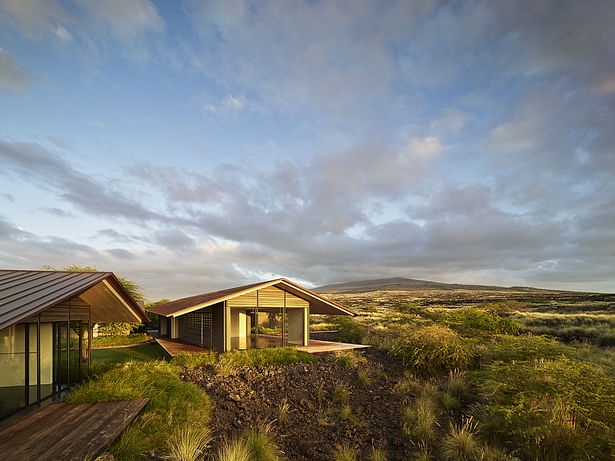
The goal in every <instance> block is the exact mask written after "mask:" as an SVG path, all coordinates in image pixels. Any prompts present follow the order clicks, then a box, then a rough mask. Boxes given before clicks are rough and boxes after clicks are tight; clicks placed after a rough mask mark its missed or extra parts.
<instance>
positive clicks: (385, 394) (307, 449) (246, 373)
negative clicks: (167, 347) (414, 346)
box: [182, 349, 411, 461]
mask: <svg viewBox="0 0 615 461" xmlns="http://www.w3.org/2000/svg"><path fill="white" fill-rule="evenodd" d="M357 355H360V356H362V357H364V358H365V361H362V362H359V363H358V364H357V366H356V367H345V366H344V365H342V364H340V363H338V362H337V360H336V357H335V355H333V354H329V355H322V356H321V357H320V360H319V361H318V362H315V363H308V364H303V363H298V364H290V365H275V366H264V367H240V368H236V369H235V370H234V371H233V373H231V374H228V375H216V374H215V373H214V370H213V368H212V367H211V366H208V367H202V368H196V369H191V368H185V369H183V370H182V375H183V376H184V378H183V379H184V380H186V381H190V382H193V383H195V384H197V385H198V386H200V387H201V388H202V389H203V390H204V391H206V392H207V394H208V395H209V396H210V398H211V402H212V411H211V423H210V426H211V429H212V433H213V435H214V441H213V443H212V448H211V450H210V451H209V452H208V453H207V454H206V456H207V457H208V458H206V459H213V454H214V453H215V451H216V449H217V447H218V446H219V445H220V443H221V442H222V440H224V439H225V438H231V437H233V436H235V435H239V434H241V433H242V432H243V431H244V430H245V429H246V428H249V427H251V426H255V425H263V424H264V425H266V424H270V426H271V431H272V436H273V438H274V439H275V440H276V442H277V443H278V445H279V446H280V448H281V449H282V450H283V451H284V453H285V456H286V458H287V459H289V460H298V461H301V460H306V461H307V460H315V461H325V460H326V461H328V460H330V459H331V454H332V452H333V451H334V449H335V446H336V445H337V444H340V443H349V444H350V445H352V446H354V447H356V448H358V449H359V450H360V451H361V452H362V453H363V456H362V457H361V458H360V459H364V458H366V457H367V454H368V453H369V450H370V449H371V447H372V446H375V447H380V448H383V449H385V450H386V451H387V455H388V459H389V460H393V461H394V460H402V459H407V456H408V453H409V452H410V450H411V446H410V444H409V442H408V440H407V438H406V437H404V435H403V434H402V432H401V428H400V414H401V409H402V408H403V402H402V399H401V397H400V396H398V395H396V394H395V393H394V392H393V387H394V385H395V383H396V382H397V380H398V378H399V377H400V376H401V374H402V372H403V370H402V367H401V365H400V363H399V362H397V361H396V360H394V359H392V358H391V357H389V356H387V355H386V354H384V353H381V352H379V351H376V350H371V349H368V350H366V351H363V352H360V353H357ZM358 371H361V372H363V373H366V374H367V375H368V376H369V378H370V380H371V385H370V386H368V387H360V386H358V384H357V373H358ZM336 386H339V387H343V388H344V389H347V390H348V391H349V393H350V395H349V398H348V400H347V401H346V402H340V401H336V400H335V399H334V389H335V387H336ZM284 403H286V404H287V405H288V415H287V418H286V422H285V424H283V425H281V424H279V422H278V417H279V408H280V405H283V404H284ZM345 405H349V406H350V408H351V410H352V414H351V416H350V417H348V418H346V419H344V418H342V416H341V415H340V410H341V409H342V407H344V406H345Z"/></svg>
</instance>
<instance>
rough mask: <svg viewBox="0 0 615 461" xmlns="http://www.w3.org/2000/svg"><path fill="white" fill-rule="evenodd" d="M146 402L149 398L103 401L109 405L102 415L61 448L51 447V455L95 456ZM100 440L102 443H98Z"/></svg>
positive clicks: (65, 457)
mask: <svg viewBox="0 0 615 461" xmlns="http://www.w3.org/2000/svg"><path fill="white" fill-rule="evenodd" d="M148 402H149V399H139V400H129V401H125V402H105V403H108V404H110V405H108V406H107V408H105V410H104V411H103V413H104V416H101V417H100V418H99V419H97V420H96V421H95V424H92V425H91V426H89V427H88V428H86V430H82V431H80V432H79V434H78V435H77V437H74V438H72V439H71V440H70V441H69V443H68V444H66V445H65V446H64V447H62V449H61V450H59V449H57V448H56V449H53V450H52V451H51V455H53V457H54V458H56V459H62V460H64V459H66V460H76V461H77V460H78V461H81V460H82V459H83V458H84V456H83V455H84V454H85V455H86V456H89V457H90V458H92V459H94V458H96V457H97V456H98V455H100V454H101V453H102V452H103V451H104V450H105V449H106V448H107V447H108V446H109V445H111V443H113V441H115V439H117V438H118V437H119V435H120V434H121V433H122V432H123V431H124V429H125V428H126V427H128V425H130V423H132V422H133V421H134V419H135V418H136V417H137V416H138V415H139V413H140V412H141V410H142V409H143V408H144V407H145V406H146V405H147V403H148ZM101 441H104V443H100V442H101ZM73 454H75V455H73Z"/></svg>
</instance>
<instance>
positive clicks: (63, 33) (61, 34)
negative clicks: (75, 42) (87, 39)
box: [55, 26, 73, 42]
mask: <svg viewBox="0 0 615 461" xmlns="http://www.w3.org/2000/svg"><path fill="white" fill-rule="evenodd" d="M55 34H56V35H57V36H58V38H59V39H60V40H62V41H63V42H68V41H69V40H72V39H73V36H72V35H71V34H70V32H69V31H68V30H66V28H64V27H62V26H57V27H56V30H55Z"/></svg>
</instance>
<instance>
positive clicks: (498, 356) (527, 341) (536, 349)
mask: <svg viewBox="0 0 615 461" xmlns="http://www.w3.org/2000/svg"><path fill="white" fill-rule="evenodd" d="M486 346H487V349H488V351H487V355H488V357H489V358H490V359H492V360H503V361H510V360H533V359H540V358H553V357H557V356H559V355H562V354H564V353H568V352H569V351H571V350H572V348H571V347H570V346H566V345H565V344H562V343H561V342H559V341H557V340H556V339H553V338H549V337H547V336H534V335H521V336H510V335H495V336H493V337H491V338H490V341H489V342H487V343H486Z"/></svg>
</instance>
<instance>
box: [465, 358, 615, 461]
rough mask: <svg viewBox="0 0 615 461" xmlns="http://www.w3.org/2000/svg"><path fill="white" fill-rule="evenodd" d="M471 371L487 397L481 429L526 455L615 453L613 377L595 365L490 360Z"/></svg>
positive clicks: (573, 361) (545, 457) (556, 456)
mask: <svg viewBox="0 0 615 461" xmlns="http://www.w3.org/2000/svg"><path fill="white" fill-rule="evenodd" d="M472 375H473V378H474V379H475V380H476V382H477V384H478V390H479V392H480V393H481V394H482V395H488V396H489V399H488V402H487V404H486V405H485V406H484V407H483V415H482V417H481V423H482V428H483V429H482V430H483V431H485V432H486V433H487V434H488V436H489V437H490V438H491V439H494V440H502V439H508V440H512V441H513V442H514V443H515V445H516V446H518V447H520V449H521V451H520V453H521V455H523V457H524V458H528V459H530V458H531V459H537V460H549V459H561V458H568V459H581V458H583V457H590V458H591V457H594V458H596V459H608V458H609V456H610V457H615V443H614V442H613V441H614V440H615V393H614V392H613V389H615V378H613V377H611V376H608V375H607V374H606V373H605V371H604V369H603V368H602V367H600V366H599V365H596V364H593V363H588V362H584V361H580V360H577V359H573V358H569V357H566V356H560V357H557V358H551V359H540V360H533V361H525V362H494V363H493V364H491V365H489V366H488V367H486V368H485V369H483V370H481V371H477V372H473V373H472Z"/></svg>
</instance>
